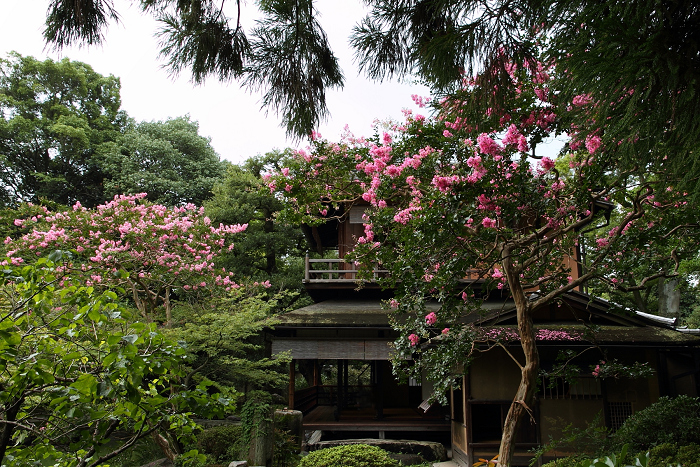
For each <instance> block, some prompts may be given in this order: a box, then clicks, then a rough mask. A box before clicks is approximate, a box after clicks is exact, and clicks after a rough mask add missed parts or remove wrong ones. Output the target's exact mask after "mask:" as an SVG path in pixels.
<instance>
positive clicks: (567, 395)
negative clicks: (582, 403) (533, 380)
mask: <svg viewBox="0 0 700 467" xmlns="http://www.w3.org/2000/svg"><path fill="white" fill-rule="evenodd" d="M539 395H540V398H542V399H601V398H602V397H603V392H602V389H601V385H600V380H599V379H598V378H593V377H591V376H586V375H581V376H579V377H578V378H576V380H575V381H573V382H568V381H566V380H564V378H547V377H542V380H541V381H540V386H539Z"/></svg>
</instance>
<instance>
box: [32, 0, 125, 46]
mask: <svg viewBox="0 0 700 467" xmlns="http://www.w3.org/2000/svg"><path fill="white" fill-rule="evenodd" d="M118 19H119V15H118V14H117V11H116V10H115V9H114V7H113V6H112V1H111V0H86V1H77V2H76V1H73V0H52V1H51V3H50V5H49V13H48V16H47V18H46V29H45V30H44V36H45V37H46V40H47V41H49V42H51V43H53V44H55V45H56V46H57V47H59V48H60V47H64V46H67V45H70V44H71V43H74V42H75V41H78V40H81V41H84V42H85V43H86V44H99V43H100V42H101V41H102V30H103V29H104V27H105V26H106V25H107V23H108V22H109V21H110V20H114V21H116V20H118Z"/></svg>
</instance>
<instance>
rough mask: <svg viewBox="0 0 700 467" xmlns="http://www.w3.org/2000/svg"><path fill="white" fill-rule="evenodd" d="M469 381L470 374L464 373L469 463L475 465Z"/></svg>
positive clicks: (463, 385)
mask: <svg viewBox="0 0 700 467" xmlns="http://www.w3.org/2000/svg"><path fill="white" fill-rule="evenodd" d="M469 381H470V379H469V376H468V375H462V416H463V417H464V418H463V420H464V426H466V427H467V463H468V464H469V465H473V464H474V462H475V460H474V448H472V434H473V431H472V430H474V425H473V424H472V409H471V406H470V405H469V398H470V396H469V392H470V390H471V388H470V386H469Z"/></svg>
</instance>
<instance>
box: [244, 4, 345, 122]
mask: <svg viewBox="0 0 700 467" xmlns="http://www.w3.org/2000/svg"><path fill="white" fill-rule="evenodd" d="M260 5H261V9H262V11H263V12H264V14H265V15H266V17H265V19H263V20H262V21H259V22H258V27H257V28H255V29H254V30H253V35H254V36H255V39H254V40H253V41H252V43H251V44H252V50H253V53H252V54H251V56H250V64H249V66H248V70H247V71H248V72H247V75H246V77H245V83H246V84H247V85H248V86H249V87H250V88H252V89H256V90H258V89H264V90H265V94H264V96H263V99H262V103H263V106H264V107H266V108H271V109H273V110H275V112H277V113H278V114H281V115H282V125H283V126H285V127H286V128H287V134H289V135H295V136H308V135H309V134H311V131H312V130H314V129H316V128H317V127H318V124H319V123H320V121H321V120H322V119H324V118H325V117H326V115H327V113H328V109H327V107H326V89H329V88H340V87H342V86H343V73H342V72H341V70H340V67H339V66H338V60H337V59H336V57H335V56H334V55H333V52H332V51H331V49H330V45H329V44H328V38H327V37H326V33H325V31H324V30H323V29H322V28H321V26H320V24H319V23H318V20H317V13H316V11H315V8H314V5H313V1H312V0H298V1H295V2H289V1H277V2H275V1H266V2H261V3H260Z"/></svg>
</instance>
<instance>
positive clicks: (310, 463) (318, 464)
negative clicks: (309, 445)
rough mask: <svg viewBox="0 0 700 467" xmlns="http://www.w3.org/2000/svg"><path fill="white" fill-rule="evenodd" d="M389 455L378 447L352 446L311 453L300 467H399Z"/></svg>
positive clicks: (302, 461)
mask: <svg viewBox="0 0 700 467" xmlns="http://www.w3.org/2000/svg"><path fill="white" fill-rule="evenodd" d="M400 465H401V464H399V462H398V461H395V460H394V459H392V458H391V457H389V454H388V453H387V452H386V451H385V450H383V449H380V448H378V447H376V446H368V445H366V444H351V445H347V446H337V447H334V448H328V449H321V450H319V451H314V452H311V453H309V455H308V456H306V457H304V458H303V459H302V460H301V462H300V463H299V467H399V466H400Z"/></svg>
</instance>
